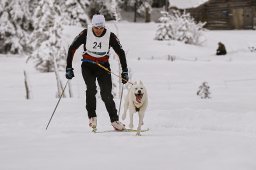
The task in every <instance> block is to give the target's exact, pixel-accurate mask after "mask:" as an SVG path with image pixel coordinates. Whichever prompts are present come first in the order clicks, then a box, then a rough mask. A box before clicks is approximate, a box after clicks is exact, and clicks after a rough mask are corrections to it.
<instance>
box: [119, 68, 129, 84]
mask: <svg viewBox="0 0 256 170" xmlns="http://www.w3.org/2000/svg"><path fill="white" fill-rule="evenodd" d="M121 76H122V83H123V84H126V83H127V82H128V80H129V76H128V69H124V70H123V72H122V74H121Z"/></svg>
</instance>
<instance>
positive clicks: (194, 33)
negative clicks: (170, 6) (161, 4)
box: [155, 10, 206, 45]
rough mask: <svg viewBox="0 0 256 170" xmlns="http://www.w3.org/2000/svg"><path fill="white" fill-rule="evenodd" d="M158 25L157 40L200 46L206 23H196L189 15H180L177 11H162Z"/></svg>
mask: <svg viewBox="0 0 256 170" xmlns="http://www.w3.org/2000/svg"><path fill="white" fill-rule="evenodd" d="M161 13H162V17H161V18H160V19H159V20H160V22H161V23H160V25H159V26H158V29H157V32H156V37H155V39H157V40H177V41H182V42H184V43H187V44H195V45H200V44H202V43H203V42H204V41H205V39H204V36H203V31H204V28H203V26H204V25H205V24H206V23H202V22H199V23H196V22H195V20H194V19H193V18H192V17H191V16H190V14H189V13H186V12H183V13H180V12H179V11H178V10H172V11H171V12H170V13H168V12H166V11H162V12H161Z"/></svg>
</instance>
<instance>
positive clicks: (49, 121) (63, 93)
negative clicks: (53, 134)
mask: <svg viewBox="0 0 256 170" xmlns="http://www.w3.org/2000/svg"><path fill="white" fill-rule="evenodd" d="M68 82H69V80H67V82H66V84H65V86H64V89H63V90H62V93H61V95H60V98H59V100H58V102H57V104H56V106H55V108H54V110H53V113H52V116H51V118H50V120H49V122H48V124H47V126H46V130H47V128H48V126H49V125H50V123H51V121H52V117H53V115H54V113H55V111H56V109H57V107H58V105H59V103H60V100H61V98H62V96H63V94H64V91H65V89H66V87H67V84H68Z"/></svg>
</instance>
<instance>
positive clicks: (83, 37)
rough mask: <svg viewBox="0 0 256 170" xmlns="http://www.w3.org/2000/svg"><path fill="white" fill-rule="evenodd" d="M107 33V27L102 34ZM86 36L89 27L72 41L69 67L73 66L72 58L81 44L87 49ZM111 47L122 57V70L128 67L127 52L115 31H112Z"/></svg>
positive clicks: (68, 58)
mask: <svg viewBox="0 0 256 170" xmlns="http://www.w3.org/2000/svg"><path fill="white" fill-rule="evenodd" d="M105 33H106V29H105V30H104V31H103V33H102V35H101V36H103V35H104V34H105ZM86 37H87V29H84V30H83V31H82V32H81V33H80V34H79V35H78V36H77V37H76V38H75V39H74V41H73V42H72V44H71V45H70V47H69V50H68V57H67V68H72V60H73V57H74V54H75V52H76V50H77V49H78V48H79V47H80V45H82V44H84V51H86ZM109 47H112V48H113V49H114V51H115V52H116V53H117V55H118V56H119V59H120V63H121V67H122V70H126V69H127V63H126V57H125V52H124V50H123V48H122V45H121V44H120V41H119V39H118V38H117V37H116V35H115V34H114V33H112V32H111V33H110V40H109Z"/></svg>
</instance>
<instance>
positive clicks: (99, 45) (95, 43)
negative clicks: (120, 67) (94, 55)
mask: <svg viewBox="0 0 256 170" xmlns="http://www.w3.org/2000/svg"><path fill="white" fill-rule="evenodd" d="M93 44H94V45H93V48H94V49H95V48H101V42H100V43H99V44H98V43H97V42H94V43H93Z"/></svg>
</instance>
